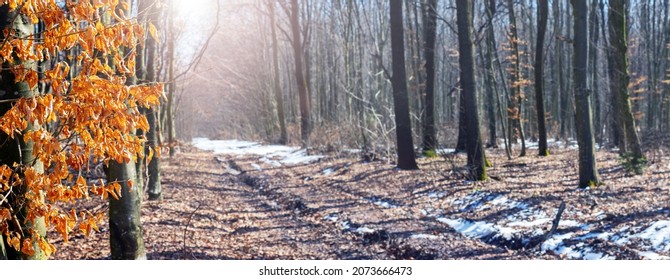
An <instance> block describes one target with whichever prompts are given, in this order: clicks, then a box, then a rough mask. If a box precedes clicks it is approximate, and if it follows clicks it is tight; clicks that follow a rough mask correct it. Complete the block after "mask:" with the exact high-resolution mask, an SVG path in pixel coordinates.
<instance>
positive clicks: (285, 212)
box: [50, 139, 670, 259]
mask: <svg viewBox="0 0 670 280" xmlns="http://www.w3.org/2000/svg"><path fill="white" fill-rule="evenodd" d="M200 141H201V142H200V143H196V145H198V144H199V145H198V146H199V147H205V148H207V147H208V146H207V145H210V149H212V150H217V149H216V148H215V146H216V145H218V144H221V143H217V142H215V141H209V140H206V139H200ZM208 141H209V142H208ZM222 142H224V141H222ZM231 143H233V144H235V145H230V144H231ZM240 143H241V144H240ZM245 143H246V144H245ZM248 143H249V142H238V143H234V142H226V143H224V146H225V145H228V146H227V147H225V148H226V149H224V150H217V151H218V153H216V154H215V153H213V152H211V151H204V150H200V149H197V148H195V147H193V146H187V147H183V148H182V151H181V152H180V153H178V154H177V155H176V156H175V157H173V158H171V159H164V160H163V162H162V164H163V169H162V170H163V171H162V172H163V174H162V176H163V177H162V186H163V192H164V200H163V201H147V200H145V201H144V202H143V208H142V223H143V228H144V241H145V243H146V247H147V257H148V258H149V259H670V160H669V159H670V158H669V157H670V156H669V153H670V150H669V149H668V146H667V145H666V144H667V141H663V140H659V139H656V140H652V141H649V142H647V143H648V144H647V145H646V147H647V153H646V154H647V157H648V160H649V167H648V168H647V169H646V171H645V174H644V175H641V176H634V175H631V174H629V173H628V172H627V171H626V169H625V168H624V167H622V165H621V162H620V161H619V157H618V155H617V154H616V153H614V152H611V151H607V150H605V149H601V150H599V151H598V153H597V158H598V169H599V171H600V175H601V176H602V180H603V182H604V185H602V186H597V187H593V188H589V189H586V190H583V189H578V188H577V187H576V184H577V177H576V174H577V168H578V162H577V151H576V150H575V149H574V147H570V146H567V145H565V144H560V143H558V142H555V143H553V144H552V145H551V146H550V148H551V156H549V157H546V158H544V157H539V156H536V155H535V153H536V151H537V150H536V149H533V148H531V150H530V151H529V155H528V156H526V157H515V158H513V159H512V160H508V159H507V158H506V157H505V155H504V150H503V149H489V150H487V153H488V154H487V157H488V158H489V159H490V160H491V161H492V163H493V166H492V167H491V168H490V169H489V172H488V173H489V174H490V175H491V178H492V179H490V180H488V181H485V182H473V181H471V180H469V178H468V177H469V176H468V172H467V170H465V169H464V168H463V166H464V165H465V155H462V154H450V153H449V154H441V155H440V156H438V157H435V158H419V159H418V162H419V167H420V170H416V171H401V170H397V169H396V168H394V165H393V164H391V163H389V162H387V161H383V160H373V161H364V160H362V159H361V157H360V155H359V154H357V153H355V152H356V151H346V150H343V151H339V152H332V153H329V154H325V155H313V156H305V154H304V151H300V150H297V149H288V148H287V147H281V146H262V145H258V144H253V145H252V146H247V147H245V145H248ZM245 148H246V149H248V148H251V149H253V150H254V151H255V152H251V153H250V152H247V150H244V149H245ZM287 149H288V150H287ZM282 151H283V154H282ZM562 202H564V203H565V210H564V211H562V215H560V217H558V218H557V216H558V215H557V212H558V209H559V207H560V205H561V203H562ZM555 221H558V222H559V223H558V224H557V227H554V230H553V231H552V230H551V229H552V225H553V224H554V222H555ZM108 233H109V232H108V229H107V224H106V222H104V223H103V224H102V225H101V226H100V232H99V233H95V234H93V235H92V236H90V237H87V238H86V237H84V236H83V235H82V234H81V233H76V234H74V237H72V238H70V242H68V243H64V242H63V241H62V238H60V237H59V236H56V235H51V236H50V238H51V239H52V240H53V242H55V245H56V246H57V248H58V251H57V252H56V253H55V254H54V255H53V256H52V259H107V258H109V255H110V253H109V245H108V240H109V239H108Z"/></svg>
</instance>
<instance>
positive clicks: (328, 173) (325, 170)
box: [321, 167, 335, 176]
mask: <svg viewBox="0 0 670 280" xmlns="http://www.w3.org/2000/svg"><path fill="white" fill-rule="evenodd" d="M333 172H335V170H333V169H332V168H330V167H329V168H326V169H324V170H323V171H321V174H323V175H326V176H328V175H330V174H333Z"/></svg>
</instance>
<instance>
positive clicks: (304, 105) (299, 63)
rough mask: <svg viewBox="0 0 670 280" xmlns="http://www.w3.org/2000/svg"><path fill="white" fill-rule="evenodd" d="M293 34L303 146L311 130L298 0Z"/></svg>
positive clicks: (294, 5)
mask: <svg viewBox="0 0 670 280" xmlns="http://www.w3.org/2000/svg"><path fill="white" fill-rule="evenodd" d="M290 23H291V34H292V37H293V40H292V45H293V59H294V64H295V80H296V84H297V86H298V99H299V102H300V140H301V142H302V143H301V144H302V146H303V147H308V146H309V134H310V132H311V129H312V128H311V120H310V112H309V111H310V108H309V100H308V97H309V95H308V93H307V83H306V81H305V76H304V72H303V71H304V70H303V63H304V62H303V57H302V54H303V51H302V47H303V45H302V40H301V39H300V37H301V34H300V14H299V7H298V0H291V15H290Z"/></svg>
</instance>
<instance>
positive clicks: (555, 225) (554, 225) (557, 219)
mask: <svg viewBox="0 0 670 280" xmlns="http://www.w3.org/2000/svg"><path fill="white" fill-rule="evenodd" d="M564 210H565V201H561V205H560V206H558V212H556V217H554V221H553V222H552V223H551V229H550V230H549V232H547V234H545V235H544V238H543V239H544V240H547V238H549V236H551V235H552V234H554V232H555V231H556V228H558V223H559V222H560V221H561V215H563V211H564Z"/></svg>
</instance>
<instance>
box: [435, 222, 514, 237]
mask: <svg viewBox="0 0 670 280" xmlns="http://www.w3.org/2000/svg"><path fill="white" fill-rule="evenodd" d="M437 221H439V222H441V223H445V224H447V225H449V226H450V227H451V228H453V229H454V230H456V231H458V232H460V233H461V234H463V235H465V236H467V237H469V238H479V239H481V238H487V237H491V236H495V235H500V236H502V237H503V238H505V239H511V238H512V236H513V235H514V233H516V230H514V229H511V228H506V227H501V226H498V225H495V224H492V223H487V222H481V221H480V222H471V221H468V220H464V219H455V220H454V219H449V218H444V217H441V218H437Z"/></svg>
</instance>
